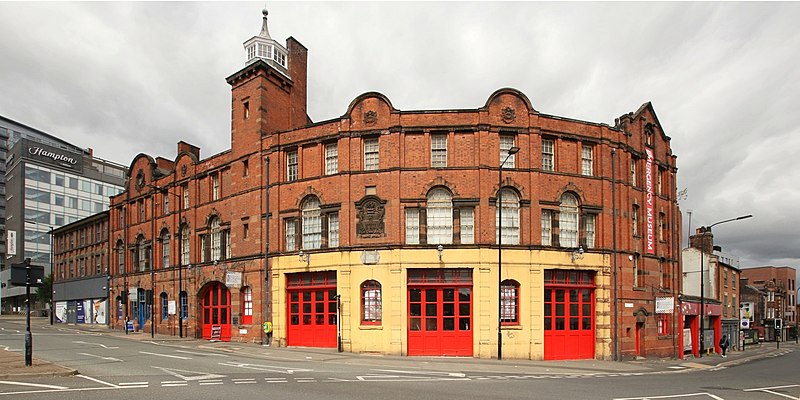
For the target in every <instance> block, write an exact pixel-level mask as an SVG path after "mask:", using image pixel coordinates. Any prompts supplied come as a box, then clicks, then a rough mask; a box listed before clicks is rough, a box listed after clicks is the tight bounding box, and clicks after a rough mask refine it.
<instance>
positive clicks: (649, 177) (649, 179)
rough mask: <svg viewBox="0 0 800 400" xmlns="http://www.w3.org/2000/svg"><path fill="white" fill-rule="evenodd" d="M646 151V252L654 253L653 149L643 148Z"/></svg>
mask: <svg viewBox="0 0 800 400" xmlns="http://www.w3.org/2000/svg"><path fill="white" fill-rule="evenodd" d="M645 151H646V152H647V164H646V166H645V171H644V177H645V188H646V190H647V194H646V196H647V207H646V208H647V232H646V235H647V237H646V239H647V254H655V252H656V240H655V217H654V216H653V213H654V212H655V210H654V209H655V204H654V202H655V199H654V197H653V150H651V149H645Z"/></svg>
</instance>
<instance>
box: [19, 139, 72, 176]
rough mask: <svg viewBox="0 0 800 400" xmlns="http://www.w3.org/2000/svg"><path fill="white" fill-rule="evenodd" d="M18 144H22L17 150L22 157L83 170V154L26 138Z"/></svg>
mask: <svg viewBox="0 0 800 400" xmlns="http://www.w3.org/2000/svg"><path fill="white" fill-rule="evenodd" d="M18 145H21V146H22V149H20V150H18V151H20V153H21V154H20V156H22V157H25V158H28V159H30V160H36V161H37V162H41V163H45V164H50V165H56V166H59V167H62V168H68V169H70V170H73V171H78V172H82V171H83V154H80V153H77V152H74V151H69V150H66V149H60V148H56V147H54V146H50V145H46V144H44V143H39V142H35V141H32V140H27V139H22V141H21V142H20V143H19V144H18ZM14 147H16V146H14ZM15 152H16V151H15Z"/></svg>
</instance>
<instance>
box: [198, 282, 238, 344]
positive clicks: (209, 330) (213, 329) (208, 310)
mask: <svg viewBox="0 0 800 400" xmlns="http://www.w3.org/2000/svg"><path fill="white" fill-rule="evenodd" d="M202 308H203V321H202V322H203V324H202V333H203V339H206V340H211V339H215V340H220V341H223V342H230V340H231V322H230V321H231V292H230V290H228V288H227V287H225V285H223V284H221V283H219V282H214V283H211V284H210V285H209V286H208V288H207V289H206V291H205V294H203V306H202Z"/></svg>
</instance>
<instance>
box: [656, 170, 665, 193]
mask: <svg viewBox="0 0 800 400" xmlns="http://www.w3.org/2000/svg"><path fill="white" fill-rule="evenodd" d="M663 175H664V170H662V169H661V168H659V169H658V172H657V175H656V194H664V192H662V191H661V179H663Z"/></svg>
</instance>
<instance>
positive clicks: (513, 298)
mask: <svg viewBox="0 0 800 400" xmlns="http://www.w3.org/2000/svg"><path fill="white" fill-rule="evenodd" d="M500 311H501V313H500V323H501V324H503V325H519V282H517V281H515V280H513V279H506V280H504V281H503V282H501V283H500Z"/></svg>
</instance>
